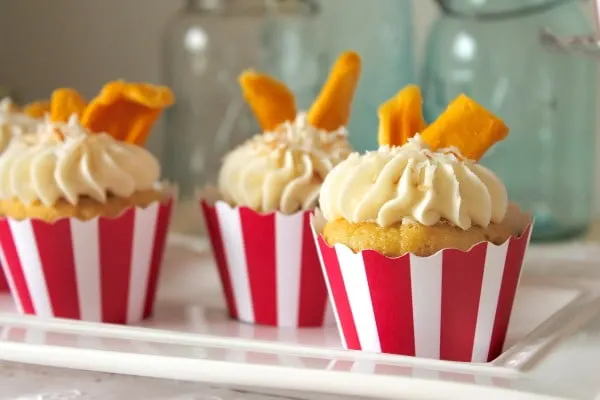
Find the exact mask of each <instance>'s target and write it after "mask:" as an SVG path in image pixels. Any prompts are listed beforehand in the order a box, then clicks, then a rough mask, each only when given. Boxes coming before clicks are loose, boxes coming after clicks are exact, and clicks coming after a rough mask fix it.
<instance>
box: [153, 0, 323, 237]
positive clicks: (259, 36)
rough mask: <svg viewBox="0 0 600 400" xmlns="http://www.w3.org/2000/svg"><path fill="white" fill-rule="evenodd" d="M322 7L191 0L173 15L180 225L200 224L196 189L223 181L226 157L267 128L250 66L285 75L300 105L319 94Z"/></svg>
mask: <svg viewBox="0 0 600 400" xmlns="http://www.w3.org/2000/svg"><path fill="white" fill-rule="evenodd" d="M317 12H318V7H317V6H316V4H315V3H314V2H313V1H312V0H279V1H277V0H187V1H185V2H184V6H183V8H182V9H181V10H180V11H179V12H178V13H177V15H175V16H174V18H173V19H172V20H171V21H170V23H169V25H168V26H167V29H166V32H165V37H164V48H163V57H164V81H165V83H166V84H167V85H169V86H170V87H171V88H172V89H173V91H174V93H175V97H176V103H175V105H174V106H173V107H172V108H170V109H169V110H168V111H167V112H166V116H165V117H166V118H165V128H164V145H163V149H162V165H163V169H164V175H165V177H166V178H167V179H169V180H171V181H174V182H176V183H178V185H179V190H180V202H179V207H178V210H177V212H176V222H175V224H174V225H175V229H176V230H179V231H189V230H195V229H197V228H196V227H197V226H199V225H200V224H199V223H197V222H196V221H194V220H193V216H195V215H196V214H198V212H197V209H196V208H197V204H195V201H194V200H193V197H194V192H195V190H196V188H200V187H203V186H204V185H206V184H209V183H216V177H217V174H218V170H219V166H220V163H221V159H222V157H223V155H224V154H225V153H226V152H227V151H229V150H230V149H231V148H232V147H235V146H236V145H238V144H239V143H241V142H242V141H244V140H245V139H247V138H248V137H250V136H252V135H253V134H255V133H257V132H258V131H259V128H258V125H257V124H256V122H255V119H254V117H253V116H252V114H251V112H250V110H249V108H248V107H247V105H246V104H245V102H244V100H243V98H242V95H241V91H240V89H239V86H238V82H237V78H238V75H239V74H240V72H241V71H242V70H244V69H246V68H258V69H260V70H261V71H264V72H266V73H269V74H271V75H273V76H275V77H276V78H279V79H281V80H283V81H285V82H286V83H287V84H288V86H289V87H290V88H291V89H292V90H293V91H294V92H295V94H296V96H297V98H298V103H299V104H300V105H302V104H303V103H306V102H307V101H309V100H308V99H312V98H314V96H316V94H317V93H318V89H319V79H320V77H321V76H322V72H321V71H320V65H321V64H320V62H321V61H322V60H321V59H319V56H318V51H317V49H318V48H317V46H316V43H317V38H316V30H315V29H314V27H313V26H312V24H313V20H314V19H315V16H316V15H317ZM178 221H179V222H181V223H179V222H178Z"/></svg>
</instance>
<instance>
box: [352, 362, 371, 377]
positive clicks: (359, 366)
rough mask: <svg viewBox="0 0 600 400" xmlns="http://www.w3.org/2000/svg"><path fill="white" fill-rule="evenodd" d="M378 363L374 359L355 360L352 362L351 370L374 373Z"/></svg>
mask: <svg viewBox="0 0 600 400" xmlns="http://www.w3.org/2000/svg"><path fill="white" fill-rule="evenodd" d="M376 365H377V364H376V363H375V362H374V361H354V363H352V367H351V368H350V371H351V372H355V373H359V374H369V375H373V374H375V366H376Z"/></svg>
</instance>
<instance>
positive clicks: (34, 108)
mask: <svg viewBox="0 0 600 400" xmlns="http://www.w3.org/2000/svg"><path fill="white" fill-rule="evenodd" d="M23 113H24V114H26V115H28V116H30V117H31V118H43V117H44V116H45V115H46V114H48V113H50V102H49V101H46V100H36V101H34V102H31V103H29V104H26V105H25V107H23Z"/></svg>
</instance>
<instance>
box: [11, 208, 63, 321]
mask: <svg viewBox="0 0 600 400" xmlns="http://www.w3.org/2000/svg"><path fill="white" fill-rule="evenodd" d="M8 224H9V226H10V230H11V232H12V236H13V240H14V242H15V247H16V249H17V254H18V255H19V260H20V261H21V268H22V270H23V275H24V276H25V281H26V282H27V287H28V288H29V294H30V295H31V301H32V302H33V309H34V310H35V314H36V315H37V316H40V317H53V316H54V313H53V312H52V304H51V303H50V297H49V295H48V288H47V287H46V279H45V276H44V271H43V269H42V262H41V260H40V254H39V252H38V248H37V244H36V241H35V236H34V234H33V227H32V226H31V221H30V220H24V221H15V220H12V219H9V220H8Z"/></svg>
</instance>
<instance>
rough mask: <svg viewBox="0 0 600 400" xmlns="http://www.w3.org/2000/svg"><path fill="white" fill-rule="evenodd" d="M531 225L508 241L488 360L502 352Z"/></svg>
mask: <svg viewBox="0 0 600 400" xmlns="http://www.w3.org/2000/svg"><path fill="white" fill-rule="evenodd" d="M530 230H531V225H530V226H528V227H527V229H526V230H525V232H524V233H523V235H521V237H519V238H511V239H510V241H509V242H508V250H507V252H506V263H505V264H504V273H503V274H502V284H501V286H500V294H499V296H498V305H497V306H496V319H495V320H494V328H493V330H492V338H491V341H490V350H489V352H488V360H490V361H491V360H493V359H495V358H496V357H498V356H499V355H500V353H502V348H503V347H504V339H506V331H507V330H508V321H509V319H510V314H511V311H512V306H513V302H514V300H515V293H516V291H517V285H518V283H519V277H520V276H521V266H522V265H523V258H524V257H525V250H526V249H527V245H528V244H529V232H530Z"/></svg>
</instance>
